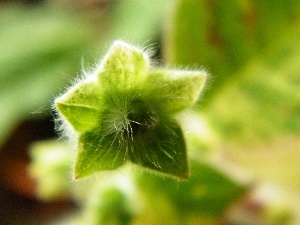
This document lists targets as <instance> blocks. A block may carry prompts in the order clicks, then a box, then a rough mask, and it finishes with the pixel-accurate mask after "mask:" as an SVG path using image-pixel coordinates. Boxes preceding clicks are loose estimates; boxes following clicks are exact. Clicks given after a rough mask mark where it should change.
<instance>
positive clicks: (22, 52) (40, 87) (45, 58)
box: [0, 7, 91, 144]
mask: <svg viewBox="0 0 300 225" xmlns="http://www.w3.org/2000/svg"><path fill="white" fill-rule="evenodd" d="M85 24H86V21H85V20H84V19H82V20H79V19H78V18H77V17H74V16H73V15H70V14H69V13H67V12H65V13H63V12H58V11H53V10H50V9H48V8H45V7H38V8H35V9H29V8H28V7H27V8H21V7H2V8H1V10H0V40H1V45H0V52H1V54H0V95H1V98H0V108H1V112H0V127H1V129H0V144H2V143H3V141H4V140H5V138H6V137H7V136H8V135H9V133H10V132H11V131H12V130H13V129H14V127H15V126H16V125H17V124H18V123H19V122H20V121H22V120H23V119H25V118H35V117H39V116H45V112H46V113H47V115H48V113H49V112H50V108H51V107H50V105H51V101H50V99H51V98H53V96H55V95H57V94H58V92H59V90H60V89H61V88H62V87H64V86H65V85H66V84H67V81H68V79H69V78H68V76H66V74H75V73H76V70H77V69H79V66H78V64H77V62H78V61H79V60H80V57H81V56H82V53H83V48H86V47H87V45H86V43H87V42H88V40H90V34H91V31H90V30H89V28H87V26H85Z"/></svg>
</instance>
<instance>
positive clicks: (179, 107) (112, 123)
mask: <svg viewBox="0 0 300 225" xmlns="http://www.w3.org/2000/svg"><path fill="white" fill-rule="evenodd" d="M149 58H150V57H149V56H148V54H147V53H146V52H144V51H143V50H141V49H139V48H137V47H133V46H131V45H129V44H127V43H124V42H122V41H116V42H115V43H114V44H113V45H112V47H111V48H110V49H109V51H108V53H107V54H106V55H105V57H104V59H103V60H102V61H101V63H100V65H99V66H98V67H97V69H96V71H95V72H94V73H92V74H91V75H89V76H87V77H86V78H85V79H83V80H82V81H79V82H78V83H77V84H76V85H75V86H74V87H72V88H70V90H69V91H67V92H66V93H65V94H64V95H62V96H61V97H59V98H57V99H56V100H55V107H56V109H57V111H58V113H59V115H61V117H62V118H63V119H64V120H65V122H66V123H67V124H69V125H70V126H71V127H72V128H73V129H74V130H75V131H76V132H77V133H78V134H79V138H78V153H77V158H76V162H75V178H83V177H86V176H88V175H90V174H92V173H94V172H97V171H103V170H113V169H116V168H118V167H120V166H122V165H124V164H126V163H127V162H131V163H134V164H138V165H140V166H142V167H144V168H148V169H151V170H154V171H158V172H161V173H163V174H167V175H172V176H175V177H178V178H182V179H186V178H187V177H188V172H189V171H188V163H187V153H186V144H185V140H184V136H183V132H182V130H181V127H180V125H179V123H178V121H177V119H176V115H177V114H178V113H180V112H182V111H183V110H184V109H186V108H188V107H189V106H191V105H192V104H194V103H195V102H196V101H197V99H198V97H199V94H200V91H201V90H202V88H203V86H204V83H205V80H206V76H207V74H206V73H205V72H204V71H177V70H163V69H161V68H153V67H151V66H150V59H149Z"/></svg>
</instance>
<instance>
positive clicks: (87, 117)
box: [55, 81, 103, 133]
mask: <svg viewBox="0 0 300 225" xmlns="http://www.w3.org/2000/svg"><path fill="white" fill-rule="evenodd" d="M99 89H100V87H99V85H98V83H97V82H95V81H89V82H83V83H80V84H79V85H76V86H75V87H73V88H72V89H70V90H69V91H68V92H67V93H65V94H64V95H63V96H61V97H59V98H57V99H56V100H55V106H56V108H57V110H58V112H59V113H60V114H61V115H62V116H63V117H64V118H65V119H66V120H67V121H68V123H69V124H70V125H71V126H72V127H73V128H74V130H75V131H77V132H80V133H83V132H86V131H88V130H91V129H93V128H95V127H96V126H97V125H98V121H99V115H100V112H101V106H102V105H103V99H102V98H101V90H99ZM102 107H103V106H102Z"/></svg>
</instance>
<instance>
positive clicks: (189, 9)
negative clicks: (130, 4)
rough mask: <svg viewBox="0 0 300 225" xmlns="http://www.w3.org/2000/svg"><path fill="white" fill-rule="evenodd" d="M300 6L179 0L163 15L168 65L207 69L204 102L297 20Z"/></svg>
mask: <svg viewBox="0 0 300 225" xmlns="http://www.w3.org/2000/svg"><path fill="white" fill-rule="evenodd" d="M299 7H300V3H299V1H295V0H288V1H285V0H279V1H276V3H275V2H274V1H273V0H263V1H254V2H252V1H229V2H226V1H214V2H209V3H208V2H206V1H198V0H188V1H186V0H179V1H177V2H176V4H174V8H173V11H172V13H170V14H169V15H170V16H169V17H168V20H167V21H168V24H167V25H168V26H166V28H167V29H166V30H165V32H166V34H165V39H164V45H163V46H164V57H165V59H166V60H167V62H168V63H170V64H171V65H174V64H175V65H186V66H195V65H196V66H202V65H204V66H205V67H206V68H208V69H209V71H210V73H211V74H212V75H213V77H214V80H213V87H214V88H210V89H208V90H207V91H206V93H205V97H206V98H207V101H206V102H205V103H207V104H205V105H209V104H210V103H211V102H213V99H210V98H214V97H215V95H216V94H217V93H219V92H220V90H221V86H223V85H226V82H227V80H228V79H231V78H237V77H239V76H240V73H238V72H237V71H239V69H241V68H242V67H243V66H244V65H245V64H246V63H247V61H248V60H249V59H251V58H252V57H253V56H255V55H256V54H260V53H261V52H262V51H264V50H265V49H268V48H269V45H270V43H273V42H274V41H275V40H276V39H277V37H278V36H281V35H282V34H283V33H286V32H287V30H288V32H289V31H290V30H291V29H287V27H293V25H294V24H295V23H297V21H298V20H299V18H300V12H299ZM270 9H272V10H270ZM292 30H293V29H292Z"/></svg>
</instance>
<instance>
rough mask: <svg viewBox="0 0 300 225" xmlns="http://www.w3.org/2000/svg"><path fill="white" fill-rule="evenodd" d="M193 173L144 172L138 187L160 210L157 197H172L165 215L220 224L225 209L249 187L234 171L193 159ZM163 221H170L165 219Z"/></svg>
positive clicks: (194, 222) (183, 222)
mask: <svg viewBox="0 0 300 225" xmlns="http://www.w3.org/2000/svg"><path fill="white" fill-rule="evenodd" d="M191 174H192V175H191V177H190V178H189V180H187V181H184V182H178V181H176V180H172V179H169V178H165V179H161V178H160V177H155V176H149V175H146V176H140V177H139V178H138V181H137V182H138V187H139V188H140V189H141V191H142V192H145V197H146V199H147V201H148V204H149V206H148V207H150V209H149V210H150V211H151V212H152V213H154V214H155V213H157V214H159V213H161V210H162V209H161V208H160V207H158V206H157V201H158V202H165V201H168V202H169V204H167V207H170V208H169V209H168V208H166V209H163V211H164V212H165V213H164V217H167V218H168V217H175V218H173V219H174V220H175V221H177V223H178V224H186V223H187V221H190V220H191V219H192V221H193V222H192V223H190V224H203V223H205V221H206V222H207V224H216V222H218V221H219V219H220V217H221V215H222V214H223V213H225V210H226V209H228V207H229V206H230V205H231V204H232V203H233V202H235V201H237V200H238V199H239V198H240V197H242V196H243V194H245V192H246V191H247V190H248V187H247V184H245V183H242V182H240V181H238V180H236V179H234V178H231V175H230V173H227V172H225V171H223V170H222V169H220V168H217V167H215V166H211V165H209V164H207V163H204V162H201V161H195V160H193V161H192V166H191ZM159 198H162V199H159ZM155 209H156V210H157V211H156V210H155ZM168 213H170V215H168ZM147 216H148V217H152V216H153V217H155V215H151V214H147ZM202 222H203V223H202ZM154 224H155V223H154ZM160 224H168V223H167V221H165V223H163V220H162V221H160ZM205 224H206V223H205Z"/></svg>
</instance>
